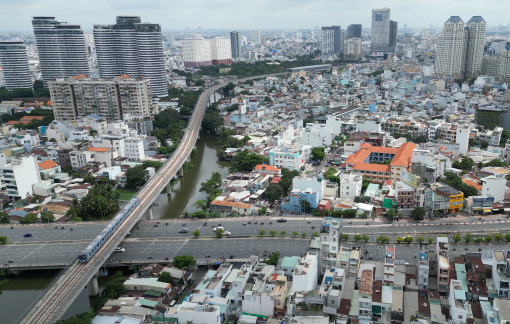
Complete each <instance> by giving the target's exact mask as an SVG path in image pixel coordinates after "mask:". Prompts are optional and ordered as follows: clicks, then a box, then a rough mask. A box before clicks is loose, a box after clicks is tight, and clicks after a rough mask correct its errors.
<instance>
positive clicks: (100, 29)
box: [76, 16, 168, 97]
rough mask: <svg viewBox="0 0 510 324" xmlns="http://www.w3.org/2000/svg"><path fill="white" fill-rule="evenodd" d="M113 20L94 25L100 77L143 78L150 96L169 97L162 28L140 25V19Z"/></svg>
mask: <svg viewBox="0 0 510 324" xmlns="http://www.w3.org/2000/svg"><path fill="white" fill-rule="evenodd" d="M116 20H117V21H116V24H115V25H94V31H93V33H94V42H95V45H96V55H97V64H98V67H99V75H100V77H101V78H102V79H111V78H115V77H117V76H119V75H125V74H127V75H130V76H132V77H134V78H141V77H143V78H144V79H149V80H150V86H151V89H152V95H154V96H158V97H166V96H168V89H167V88H168V82H167V77H166V73H165V57H164V55H163V38H162V36H161V26H160V25H159V24H151V23H142V22H141V19H140V17H139V16H117V19H116ZM76 75H78V74H76Z"/></svg>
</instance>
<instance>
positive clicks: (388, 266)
mask: <svg viewBox="0 0 510 324" xmlns="http://www.w3.org/2000/svg"><path fill="white" fill-rule="evenodd" d="M383 283H384V285H385V286H393V284H394V283H395V246H386V252H385V254H384V277H383Z"/></svg>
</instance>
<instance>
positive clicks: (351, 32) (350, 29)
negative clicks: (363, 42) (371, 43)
mask: <svg viewBox="0 0 510 324" xmlns="http://www.w3.org/2000/svg"><path fill="white" fill-rule="evenodd" d="M361 27H362V26H361V24H351V25H349V26H347V38H361V34H362V28H361Z"/></svg>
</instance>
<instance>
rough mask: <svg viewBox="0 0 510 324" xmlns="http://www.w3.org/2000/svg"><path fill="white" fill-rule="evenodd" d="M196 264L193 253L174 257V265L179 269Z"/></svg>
mask: <svg viewBox="0 0 510 324" xmlns="http://www.w3.org/2000/svg"><path fill="white" fill-rule="evenodd" d="M194 264H195V258H193V256H192V255H178V256H176V257H174V260H173V261H172V265H173V266H174V267H176V268H178V269H186V268H188V267H189V266H190V265H194Z"/></svg>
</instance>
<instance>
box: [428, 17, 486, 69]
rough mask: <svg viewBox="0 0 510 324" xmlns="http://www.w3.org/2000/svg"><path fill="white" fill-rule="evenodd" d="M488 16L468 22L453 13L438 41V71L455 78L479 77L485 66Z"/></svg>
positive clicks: (436, 66)
mask: <svg viewBox="0 0 510 324" xmlns="http://www.w3.org/2000/svg"><path fill="white" fill-rule="evenodd" d="M485 28H486V23H485V20H483V18H482V17H481V16H474V17H473V18H471V19H470V20H469V21H468V22H467V23H464V22H463V21H462V19H461V18H460V17H459V16H452V17H450V19H448V20H447V21H446V22H445V23H444V28H443V32H442V34H441V37H440V38H439V39H438V42H437V55H436V63H435V71H436V74H437V75H441V76H450V77H454V78H463V79H466V78H471V77H476V76H477V75H478V74H479V73H480V71H481V69H482V61H483V46H484V41H485V40H484V38H485Z"/></svg>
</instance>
